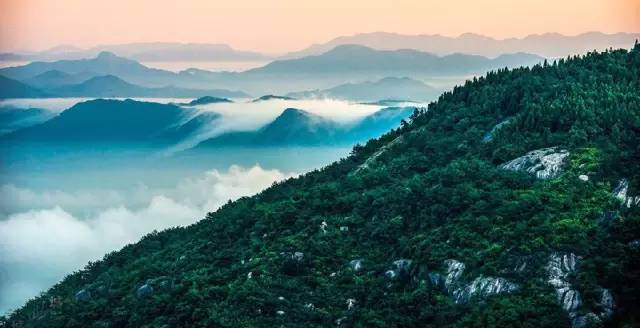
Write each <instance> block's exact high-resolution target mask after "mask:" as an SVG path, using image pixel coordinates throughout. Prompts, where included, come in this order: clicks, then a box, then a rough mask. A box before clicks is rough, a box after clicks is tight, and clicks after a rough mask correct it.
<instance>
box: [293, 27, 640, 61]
mask: <svg viewBox="0 0 640 328" xmlns="http://www.w3.org/2000/svg"><path fill="white" fill-rule="evenodd" d="M637 39H640V33H614V34H604V33H600V32H589V33H582V34H578V35H575V36H567V35H562V34H558V33H546V34H534V35H529V36H526V37H524V38H520V39H518V38H509V39H502V40H500V39H495V38H492V37H488V36H483V35H479V34H473V33H465V34H462V35H460V36H458V37H448V36H442V35H438V34H420V35H406V34H397V33H386V32H375V33H362V34H356V35H352V36H341V37H338V38H335V39H333V40H331V41H329V42H326V43H322V44H314V45H312V46H310V47H308V48H306V49H303V50H301V51H297V52H292V53H289V54H286V55H284V56H282V57H281V58H282V59H292V58H301V57H306V56H313V55H318V54H321V53H325V52H327V51H329V50H331V49H333V48H335V47H337V46H340V45H345V44H357V45H362V46H367V47H370V48H374V49H379V50H398V49H413V50H419V51H424V52H429V53H433V54H436V55H441V56H442V55H448V54H453V53H464V54H473V55H481V56H488V57H496V56H499V55H501V54H507V53H516V52H526V53H531V54H536V55H539V56H543V57H548V58H553V57H565V56H567V55H575V54H582V53H585V52H587V51H592V50H595V49H598V50H604V49H608V48H611V47H612V48H625V49H628V48H631V47H632V46H633V43H634V42H635V40H637Z"/></svg>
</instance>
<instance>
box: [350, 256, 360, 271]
mask: <svg viewBox="0 0 640 328" xmlns="http://www.w3.org/2000/svg"><path fill="white" fill-rule="evenodd" d="M349 267H351V270H353V271H360V269H362V259H355V260H351V262H349Z"/></svg>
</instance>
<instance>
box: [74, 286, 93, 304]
mask: <svg viewBox="0 0 640 328" xmlns="http://www.w3.org/2000/svg"><path fill="white" fill-rule="evenodd" d="M75 299H76V302H88V301H90V300H91V292H90V291H88V290H86V289H81V290H79V291H78V292H77V293H76V295H75Z"/></svg>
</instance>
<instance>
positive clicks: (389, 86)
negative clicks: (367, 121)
mask: <svg viewBox="0 0 640 328" xmlns="http://www.w3.org/2000/svg"><path fill="white" fill-rule="evenodd" d="M439 94H440V91H439V90H437V89H435V88H433V87H430V86H428V85H426V84H424V83H422V82H420V81H417V80H414V79H410V78H407V77H405V78H396V77H385V78H383V79H381V80H378V81H373V82H362V83H346V84H341V85H338V86H335V87H333V88H329V89H325V90H313V91H302V92H292V93H289V94H288V95H287V96H290V97H294V98H312V99H316V98H331V99H343V100H351V101H361V102H372V101H379V100H381V99H404V100H413V101H430V100H434V99H436V98H437V97H438V95H439Z"/></svg>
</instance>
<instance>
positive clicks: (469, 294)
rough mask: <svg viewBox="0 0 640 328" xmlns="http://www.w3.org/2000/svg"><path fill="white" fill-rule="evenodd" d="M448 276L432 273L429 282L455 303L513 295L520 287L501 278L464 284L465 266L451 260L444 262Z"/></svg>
mask: <svg viewBox="0 0 640 328" xmlns="http://www.w3.org/2000/svg"><path fill="white" fill-rule="evenodd" d="M444 265H445V268H446V275H444V276H443V275H441V274H439V273H430V274H429V280H430V282H431V284H432V285H433V286H436V287H439V288H441V289H442V290H444V291H445V292H446V293H447V294H449V295H450V296H451V297H452V298H453V300H454V302H455V303H457V304H462V303H467V302H469V301H470V300H471V299H472V298H475V297H481V298H486V297H489V296H492V295H497V294H503V293H511V292H514V291H516V290H518V288H519V286H518V285H517V284H515V283H512V282H510V281H508V280H507V279H504V278H500V277H484V276H478V277H476V278H475V279H473V280H472V281H471V282H470V283H464V282H463V279H462V275H463V273H464V270H465V268H466V266H465V264H464V263H462V262H460V261H458V260H455V259H449V260H446V261H444Z"/></svg>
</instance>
